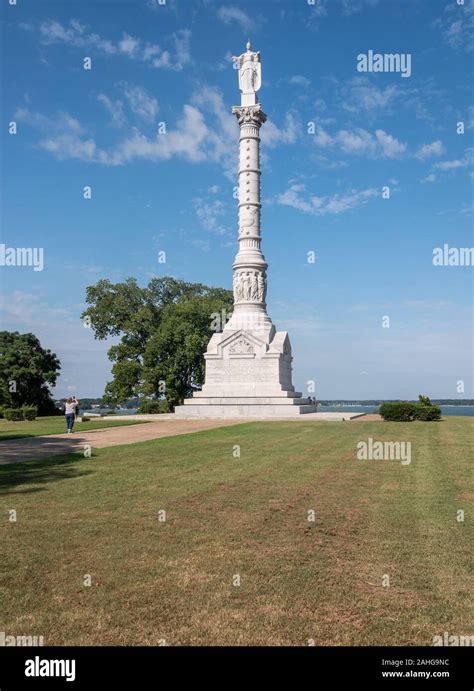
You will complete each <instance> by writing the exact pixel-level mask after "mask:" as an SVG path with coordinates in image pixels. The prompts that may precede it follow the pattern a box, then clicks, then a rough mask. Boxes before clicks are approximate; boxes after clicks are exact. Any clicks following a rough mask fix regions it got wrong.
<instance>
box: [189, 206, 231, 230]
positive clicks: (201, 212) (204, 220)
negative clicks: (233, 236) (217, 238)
mask: <svg viewBox="0 0 474 691" xmlns="http://www.w3.org/2000/svg"><path fill="white" fill-rule="evenodd" d="M193 203H194V208H195V211H196V216H197V217H198V219H199V222H200V224H201V225H202V227H203V228H204V229H205V230H207V231H209V232H211V233H215V234H217V235H225V233H226V229H225V228H224V227H223V226H222V225H221V223H220V219H221V217H222V216H223V215H224V214H225V205H224V203H223V202H221V201H220V200H219V199H215V200H213V201H211V202H209V201H207V200H205V199H201V198H200V197H198V198H196V199H193Z"/></svg>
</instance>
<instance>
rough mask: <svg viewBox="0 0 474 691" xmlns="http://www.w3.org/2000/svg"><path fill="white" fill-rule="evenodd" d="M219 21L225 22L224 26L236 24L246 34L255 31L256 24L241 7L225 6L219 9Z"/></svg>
mask: <svg viewBox="0 0 474 691" xmlns="http://www.w3.org/2000/svg"><path fill="white" fill-rule="evenodd" d="M217 16H218V17H219V19H220V20H221V21H222V22H224V24H230V23H231V22H236V23H237V24H238V25H239V26H240V28H241V29H242V31H243V32H244V33H246V34H247V33H251V32H252V31H254V30H255V22H254V20H253V19H251V18H250V17H249V15H248V14H246V13H245V12H244V11H243V10H241V9H240V8H239V7H234V6H232V5H223V6H222V7H220V8H219V10H218V12H217Z"/></svg>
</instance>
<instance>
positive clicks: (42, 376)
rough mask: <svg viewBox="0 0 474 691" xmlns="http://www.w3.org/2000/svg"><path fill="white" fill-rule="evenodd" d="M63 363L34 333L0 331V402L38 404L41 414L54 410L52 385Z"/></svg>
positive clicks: (5, 403) (3, 404) (9, 404)
mask: <svg viewBox="0 0 474 691" xmlns="http://www.w3.org/2000/svg"><path fill="white" fill-rule="evenodd" d="M60 369H61V365H60V362H59V359H58V357H57V356H56V355H55V354H54V353H52V352H51V351H50V350H45V349H44V348H42V347H41V343H40V342H39V340H38V339H37V338H36V336H34V335H33V334H32V333H26V334H20V333H18V331H0V405H1V406H3V407H8V408H19V407H20V406H23V405H35V406H38V412H39V414H40V415H48V414H51V413H52V412H54V402H53V400H52V398H51V392H50V390H49V387H50V386H54V385H55V384H56V380H57V378H58V375H59V371H60Z"/></svg>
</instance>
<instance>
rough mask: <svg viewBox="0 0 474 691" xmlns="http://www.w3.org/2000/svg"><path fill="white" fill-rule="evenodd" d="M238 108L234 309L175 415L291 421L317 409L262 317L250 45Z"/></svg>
mask: <svg viewBox="0 0 474 691" xmlns="http://www.w3.org/2000/svg"><path fill="white" fill-rule="evenodd" d="M233 60H234V64H235V67H236V68H237V69H238V72H239V87H240V91H241V104H240V106H234V107H233V108H232V112H233V113H234V114H235V115H236V117H237V120H238V123H239V126H240V138H239V148H240V155H239V249H238V252H237V255H236V257H235V260H234V264H233V290H234V311H233V314H232V317H231V318H230V319H229V321H228V322H227V323H226V325H225V326H224V329H223V331H222V332H221V333H216V334H214V335H213V336H212V338H211V340H210V341H209V345H208V347H207V351H206V354H205V355H204V358H205V360H206V381H205V384H204V386H203V388H202V391H196V392H195V393H194V395H193V397H192V398H190V399H187V400H185V401H184V405H183V406H179V407H177V408H176V414H177V415H178V416H180V417H196V416H199V417H236V416H242V417H293V416H295V415H300V414H302V413H312V412H316V407H315V406H314V405H311V404H310V403H309V402H308V400H307V399H303V398H301V394H300V393H298V392H296V391H295V389H294V387H293V384H292V360H293V358H292V355H291V345H290V339H289V336H288V334H287V333H286V332H285V331H280V332H277V331H276V329H275V327H274V326H273V324H272V321H271V319H270V317H269V316H268V314H267V305H266V294H267V268H268V265H267V262H266V261H265V257H264V256H263V253H262V250H261V240H262V239H261V230H260V213H261V206H262V205H261V199H260V177H261V171H260V127H261V126H262V125H263V124H264V123H265V121H266V119H267V116H266V115H265V113H264V112H263V110H262V106H261V105H260V103H259V102H258V99H257V91H258V90H259V89H260V86H261V82H262V77H261V63H260V53H259V52H258V53H255V52H253V50H252V45H251V44H250V42H248V43H247V50H246V52H245V53H242V55H239V56H238V57H235V58H233Z"/></svg>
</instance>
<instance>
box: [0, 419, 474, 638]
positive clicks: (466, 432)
mask: <svg viewBox="0 0 474 691" xmlns="http://www.w3.org/2000/svg"><path fill="white" fill-rule="evenodd" d="M473 422H474V420H473V419H470V418H457V417H456V418H449V419H446V420H444V421H442V422H440V423H418V422H417V423H409V424H404V423H380V422H357V423H355V422H354V423H332V424H331V423H316V424H315V423H305V422H288V423H286V422H285V423H282V422H275V423H253V424H244V425H242V426H238V427H231V428H221V429H218V430H212V431H207V432H200V433H197V434H191V435H185V436H182V437H174V438H167V439H160V440H156V441H152V442H144V443H140V444H136V445H130V446H124V447H114V448H111V449H103V450H100V451H98V452H97V453H96V455H95V457H94V458H92V459H84V458H82V457H79V456H76V457H71V456H69V457H67V459H65V460H58V459H51V460H50V461H48V462H29V463H24V464H17V465H11V466H3V467H0V483H1V484H0V488H1V489H2V490H3V492H5V495H6V496H5V497H4V500H3V501H2V504H3V509H4V510H7V509H12V508H14V509H16V510H17V515H18V520H17V522H16V523H10V522H8V516H7V514H6V513H5V512H4V513H3V515H4V522H3V524H2V526H1V527H0V531H1V533H2V536H1V543H2V551H5V549H6V551H5V554H6V557H5V556H2V557H1V558H0V565H1V566H0V569H1V573H0V601H1V602H2V604H1V609H0V612H1V619H0V620H1V628H2V629H3V630H4V631H5V632H6V633H8V634H16V635H20V634H25V635H26V634H36V635H43V636H44V637H45V644H92V645H105V644H131V645H134V644H145V645H146V644H155V645H156V644H157V643H158V642H159V640H160V639H163V638H164V639H166V641H167V643H168V644H170V645H179V644H191V645H193V644H194V645H196V644H216V645H225V644H257V645H260V644H262V645H266V644H269V645H275V644H276V645H284V644H290V645H293V644H294V645H306V644H307V641H308V639H310V638H312V639H314V640H315V642H316V644H317V645H319V644H326V645H348V644H362V645H382V644H386V645H390V644H392V645H401V644H409V645H410V644H421V645H430V644H431V643H432V638H433V636H434V635H437V634H439V633H442V632H443V631H448V632H449V633H457V634H469V633H472V631H471V626H470V622H471V621H472V613H470V612H469V607H468V603H469V588H468V586H469V583H468V581H469V577H468V571H469V566H470V549H469V541H468V532H469V530H470V528H471V527H472V523H471V521H472V519H471V518H470V516H471V514H472V512H471V511H469V501H470V500H472V496H473V494H472V486H470V484H469V483H470V480H471V478H472V476H471V474H470V469H469V462H470V458H472V448H471V450H469V445H470V444H471V442H472V432H473ZM369 436H371V437H373V438H374V439H377V440H384V439H386V440H407V441H411V442H412V456H413V460H412V463H411V465H409V466H402V465H401V464H400V462H397V461H357V460H356V456H355V447H356V443H357V442H358V441H360V440H366V439H367V438H368V437H369ZM235 444H239V445H240V447H241V457H240V458H234V457H233V454H232V451H233V446H234V445H235ZM471 447H472V444H471ZM460 508H463V509H464V510H465V512H466V519H465V522H464V523H458V522H457V521H456V511H457V510H458V509H460ZM160 509H165V510H166V511H167V521H166V523H160V522H159V521H158V511H159V510H160ZM309 509H315V511H316V516H317V518H316V522H315V523H309V522H308V521H307V511H308V510H309ZM84 574H91V575H92V581H93V585H92V587H89V588H88V587H84V586H83V585H82V582H83V575H84ZM234 574H240V577H241V586H240V587H234V586H233V585H232V577H233V575H234ZM384 574H388V575H389V576H390V587H388V588H386V587H382V577H383V575H384Z"/></svg>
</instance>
